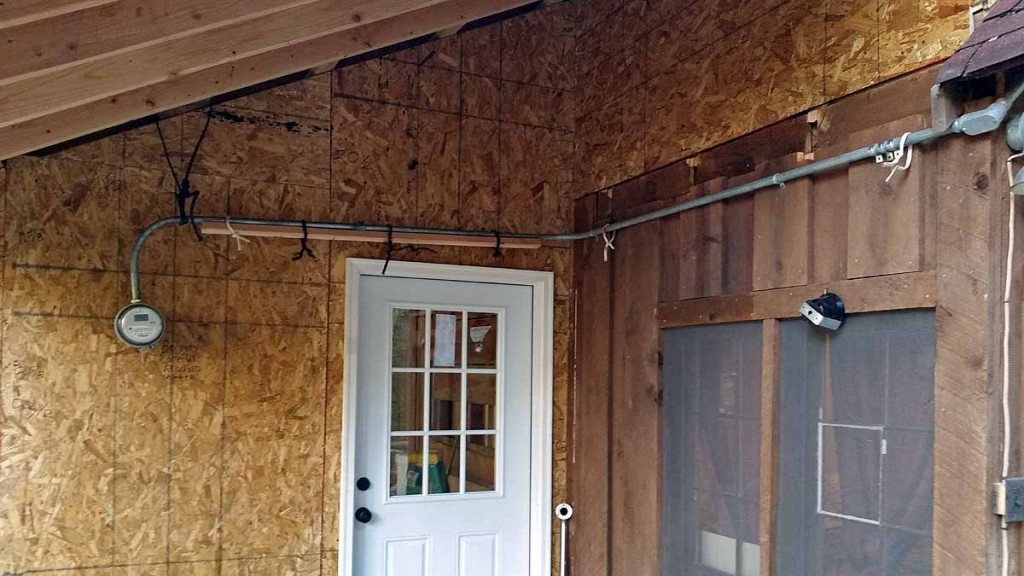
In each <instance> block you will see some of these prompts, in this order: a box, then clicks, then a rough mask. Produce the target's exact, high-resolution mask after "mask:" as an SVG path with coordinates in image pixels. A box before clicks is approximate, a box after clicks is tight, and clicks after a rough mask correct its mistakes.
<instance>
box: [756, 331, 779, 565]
mask: <svg viewBox="0 0 1024 576" xmlns="http://www.w3.org/2000/svg"><path fill="white" fill-rule="evenodd" d="M778 404H779V321H778V320H776V319H774V318H773V319H770V320H765V321H764V325H763V327H762V334H761V471H760V474H761V478H760V488H761V501H760V513H759V519H760V527H759V528H760V529H759V537H758V542H759V545H760V554H761V568H760V576H772V574H773V573H774V564H775V517H776V508H777V503H776V499H775V494H776V479H777V478H778V473H777V472H778V466H779V450H778V438H779V416H778Z"/></svg>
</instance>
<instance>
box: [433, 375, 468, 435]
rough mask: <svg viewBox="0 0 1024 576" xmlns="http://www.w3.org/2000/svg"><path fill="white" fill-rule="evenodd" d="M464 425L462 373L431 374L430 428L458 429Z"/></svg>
mask: <svg viewBox="0 0 1024 576" xmlns="http://www.w3.org/2000/svg"><path fill="white" fill-rule="evenodd" d="M461 427H462V375H461V374H458V373H454V374H448V373H444V374H431V375H430V429H431V430H458V429H460V428H461Z"/></svg>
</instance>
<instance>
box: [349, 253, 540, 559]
mask: <svg viewBox="0 0 1024 576" xmlns="http://www.w3.org/2000/svg"><path fill="white" fill-rule="evenodd" d="M383 267H384V261H383V260H368V259H364V258H349V259H348V260H347V261H346V263H345V375H344V378H345V382H344V392H343V397H342V402H343V409H342V414H343V417H342V426H341V446H342V454H341V457H342V465H341V486H340V487H338V488H340V490H341V509H340V511H339V514H340V515H339V516H338V529H339V541H338V550H339V557H338V575H339V576H352V536H353V532H352V528H353V519H354V518H353V515H354V511H353V509H354V506H353V498H354V490H353V486H354V485H355V478H354V476H353V474H352V472H353V470H352V468H353V466H354V464H355V455H356V443H355V440H356V438H355V431H356V430H355V428H356V427H355V419H356V378H357V375H358V373H359V372H358V366H357V362H358V353H357V351H358V350H359V340H358V338H359V283H360V280H361V278H362V276H380V274H381V270H382V269H383ZM388 276H395V277H400V278H421V279H425V280H453V281H462V282H484V283H490V284H514V285H519V286H530V287H532V288H533V371H532V374H533V390H532V392H531V405H532V407H531V414H530V422H531V423H530V427H531V429H530V576H547V575H548V574H550V573H551V510H550V509H549V508H550V506H551V450H552V447H551V441H552V436H551V423H552V414H553V412H552V388H553V381H552V355H553V352H552V348H553V346H554V305H555V299H554V274H552V273H551V272H542V271H537V270H509V269H505V268H485V267H477V266H456V265H449V264H421V263H416V262H395V261H392V262H391V263H390V264H388Z"/></svg>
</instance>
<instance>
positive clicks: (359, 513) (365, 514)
mask: <svg viewBox="0 0 1024 576" xmlns="http://www.w3.org/2000/svg"><path fill="white" fill-rule="evenodd" d="M372 519H373V513H372V512H370V511H369V510H367V509H366V508H365V507H361V508H359V509H358V510H356V520H358V521H359V522H362V523H363V524H366V523H367V522H369V521H370V520H372Z"/></svg>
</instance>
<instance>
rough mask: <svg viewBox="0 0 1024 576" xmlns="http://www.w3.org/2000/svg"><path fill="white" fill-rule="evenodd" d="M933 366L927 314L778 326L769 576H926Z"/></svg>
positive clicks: (930, 323)
mask: <svg viewBox="0 0 1024 576" xmlns="http://www.w3.org/2000/svg"><path fill="white" fill-rule="evenodd" d="M934 363H935V321H934V313H933V312H932V311H931V310H921V311H917V310H915V311H900V312H885V313H877V314H862V315H856V316H851V317H850V318H848V319H847V322H846V323H845V324H844V325H843V327H842V329H840V330H839V331H838V332H832V333H830V332H825V331H822V330H818V329H814V328H812V327H811V326H810V325H808V324H807V323H806V322H804V321H803V320H791V321H784V322H783V323H782V325H781V332H780V368H781V371H780V381H779V406H780V407H779V438H778V455H779V456H778V457H779V462H778V495H777V497H778V506H777V512H776V513H777V519H776V522H777V523H776V527H775V528H776V542H775V550H776V565H775V573H776V574H786V575H793V576H800V575H808V576H810V575H818V574H828V575H831V576H855V575H856V576H861V575H864V574H872V575H878V576H895V575H900V576H916V575H926V574H931V571H932V563H931V557H932V536H931V534H932V465H933V461H932V443H933V427H934V426H933V422H934Z"/></svg>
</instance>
